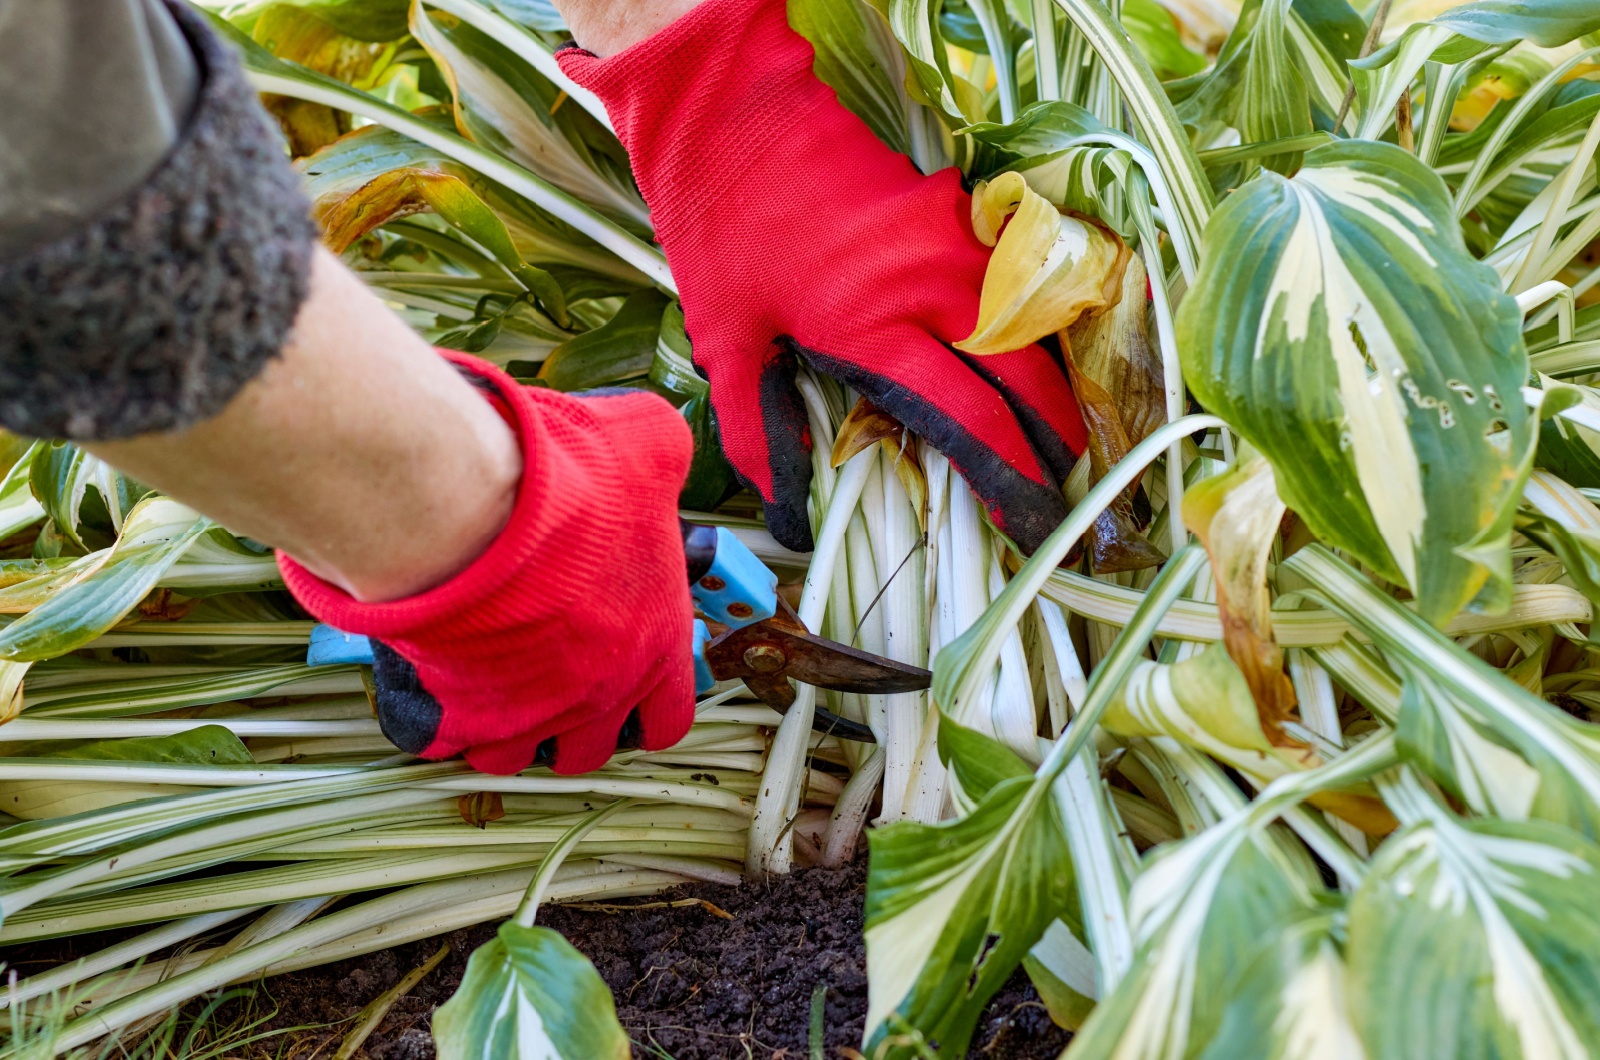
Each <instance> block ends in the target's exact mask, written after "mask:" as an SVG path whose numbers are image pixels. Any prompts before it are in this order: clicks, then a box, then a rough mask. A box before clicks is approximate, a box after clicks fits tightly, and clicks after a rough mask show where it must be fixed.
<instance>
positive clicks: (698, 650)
mask: <svg viewBox="0 0 1600 1060" xmlns="http://www.w3.org/2000/svg"><path fill="white" fill-rule="evenodd" d="M710 643H711V631H710V630H709V629H707V628H706V624H705V623H704V622H702V621H700V620H699V619H698V618H697V619H695V620H694V694H695V695H697V696H703V695H705V694H706V693H707V692H709V691H711V690H712V688H714V687H716V684H717V679H716V678H715V677H712V676H711V664H710V663H708V662H706V645H707V644H710Z"/></svg>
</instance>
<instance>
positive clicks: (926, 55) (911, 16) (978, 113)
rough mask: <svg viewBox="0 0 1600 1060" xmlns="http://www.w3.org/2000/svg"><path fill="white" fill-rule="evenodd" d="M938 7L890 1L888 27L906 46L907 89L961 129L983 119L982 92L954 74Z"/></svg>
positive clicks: (927, 0) (922, 0) (924, 1)
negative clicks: (908, 77) (920, 96)
mask: <svg viewBox="0 0 1600 1060" xmlns="http://www.w3.org/2000/svg"><path fill="white" fill-rule="evenodd" d="M939 6H940V5H939V4H938V3H936V2H934V0H889V12H888V14H889V28H890V29H891V30H893V32H894V35H895V39H897V40H898V41H899V42H900V43H901V44H902V45H903V46H904V47H905V51H906V62H907V64H908V65H909V67H910V69H911V78H910V81H909V82H908V87H914V88H915V89H916V90H917V91H918V92H920V93H921V95H922V99H921V100H919V102H926V103H927V104H928V105H929V106H931V107H933V109H934V110H935V111H937V112H938V113H939V115H940V117H942V118H943V119H944V120H945V121H946V122H947V123H949V124H950V125H951V126H953V127H960V126H963V125H966V124H968V123H970V122H974V121H979V120H981V119H982V118H983V93H982V92H981V91H979V90H978V89H977V88H976V87H974V86H973V85H972V83H971V82H969V81H967V80H966V79H965V78H962V77H956V76H954V75H953V74H951V72H950V56H949V53H948V52H947V51H946V50H945V43H944V37H943V35H942V34H941V33H940V32H939Z"/></svg>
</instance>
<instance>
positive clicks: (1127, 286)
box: [1060, 254, 1166, 574]
mask: <svg viewBox="0 0 1600 1060" xmlns="http://www.w3.org/2000/svg"><path fill="white" fill-rule="evenodd" d="M1060 337H1061V350H1062V353H1063V354H1064V355H1065V357H1066V362H1067V373H1068V375H1069V376H1070V377H1071V379H1072V389H1073V393H1074V394H1075V395H1076V396H1077V399H1078V408H1079V410H1080V411H1081V412H1082V413H1083V420H1084V424H1085V426H1087V427H1088V430H1089V450H1088V453H1087V456H1088V457H1089V460H1088V464H1089V468H1088V471H1087V474H1086V476H1085V478H1084V480H1083V483H1082V484H1083V487H1084V489H1085V490H1087V488H1088V486H1089V485H1092V484H1093V483H1095V482H1098V481H1100V478H1101V476H1103V475H1104V474H1106V472H1107V471H1109V470H1110V469H1111V468H1112V467H1114V466H1116V464H1117V463H1118V462H1119V461H1120V460H1121V459H1122V458H1123V457H1125V456H1127V455H1128V450H1130V449H1132V448H1133V447H1134V446H1135V445H1138V444H1139V443H1140V442H1142V441H1144V439H1145V437H1146V436H1147V435H1148V434H1149V433H1150V432H1151V431H1153V430H1155V429H1156V428H1157V427H1159V426H1160V425H1161V424H1162V423H1164V422H1166V394H1165V389H1164V387H1163V384H1162V374H1161V360H1160V358H1159V357H1157V356H1155V355H1154V354H1153V353H1152V351H1151V349H1150V340H1149V335H1148V332H1147V331H1146V328H1145V271H1144V263H1143V262H1142V261H1140V259H1139V256H1138V255H1137V254H1130V255H1128V261H1127V266H1126V268H1124V269H1123V270H1122V274H1121V286H1120V287H1119V288H1118V290H1117V293H1116V300H1115V301H1114V302H1113V303H1112V304H1110V305H1108V306H1107V307H1106V308H1104V309H1102V310H1100V311H1099V312H1096V313H1093V314H1086V315H1084V316H1082V317H1080V318H1079V319H1078V321H1077V322H1076V323H1075V324H1073V325H1072V327H1070V328H1068V329H1067V330H1066V331H1063V332H1062V333H1061V336H1060ZM1137 491H1138V482H1137V481H1135V482H1134V483H1133V485H1131V486H1129V487H1128V489H1126V490H1125V491H1123V493H1122V494H1121V495H1120V496H1119V497H1118V498H1117V499H1116V501H1114V502H1113V503H1112V504H1111V506H1110V507H1108V508H1107V509H1106V510H1105V511H1103V512H1101V513H1100V515H1099V517H1098V518H1096V519H1095V522H1094V525H1093V526H1092V527H1090V528H1089V534H1088V547H1089V558H1090V562H1091V563H1092V564H1093V567H1094V571H1095V573H1097V574H1110V573H1114V572H1117V571H1130V570H1143V569H1145V568H1147V567H1154V566H1157V565H1159V564H1160V563H1161V562H1162V561H1163V560H1165V559H1166V555H1165V554H1164V553H1163V552H1162V551H1161V550H1160V549H1158V548H1156V547H1155V546H1154V545H1152V544H1151V543H1150V542H1149V541H1148V540H1146V538H1145V537H1144V534H1143V533H1142V532H1141V528H1140V520H1139V519H1138V518H1137V513H1136V511H1135V507H1134V500H1135V497H1136V495H1137Z"/></svg>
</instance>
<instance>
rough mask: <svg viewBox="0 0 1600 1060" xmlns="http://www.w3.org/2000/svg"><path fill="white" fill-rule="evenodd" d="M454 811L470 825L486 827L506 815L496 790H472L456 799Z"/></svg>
mask: <svg viewBox="0 0 1600 1060" xmlns="http://www.w3.org/2000/svg"><path fill="white" fill-rule="evenodd" d="M456 812H457V813H459V814H460V815H461V819H462V820H463V821H465V822H467V823H468V824H470V825H471V826H472V827H474V828H487V827H488V826H489V822H490V821H498V820H499V819H500V818H502V817H504V816H505V815H506V806H505V802H504V800H502V799H501V798H500V793H499V792H498V791H472V792H468V793H467V794H465V795H462V796H460V797H459V798H457V799H456Z"/></svg>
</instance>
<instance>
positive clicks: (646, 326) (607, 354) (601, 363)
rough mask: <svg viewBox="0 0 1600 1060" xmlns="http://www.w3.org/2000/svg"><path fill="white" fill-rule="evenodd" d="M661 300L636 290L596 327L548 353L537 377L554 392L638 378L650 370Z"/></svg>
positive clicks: (652, 291) (664, 300)
mask: <svg viewBox="0 0 1600 1060" xmlns="http://www.w3.org/2000/svg"><path fill="white" fill-rule="evenodd" d="M666 309H667V296H666V295H664V294H662V293H661V292H660V291H657V290H655V289H653V288H647V289H645V290H642V291H636V292H634V293H633V294H631V295H629V296H628V299H627V301H625V302H623V303H622V308H621V309H619V310H617V314H616V315H615V316H614V317H612V318H611V319H610V320H608V321H607V322H606V323H605V324H604V325H602V326H601V327H598V328H595V329H594V330H593V331H586V332H584V333H583V334H582V335H579V336H578V337H577V338H574V339H569V340H568V341H566V342H564V343H562V344H561V345H560V346H557V347H556V348H555V349H554V350H551V351H550V356H549V357H547V358H546V359H545V362H544V366H543V367H542V368H540V369H539V378H540V379H541V380H543V381H544V382H545V384H546V385H548V386H550V387H553V388H554V389H556V390H565V391H573V390H593V389H594V388H596V387H605V386H615V385H616V384H618V383H622V382H626V381H628V380H630V379H639V378H641V377H643V376H645V375H646V374H647V373H648V372H649V371H650V366H651V364H652V363H654V361H655V357H656V339H657V336H659V335H660V334H661V316H662V314H663V313H665V312H666Z"/></svg>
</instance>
